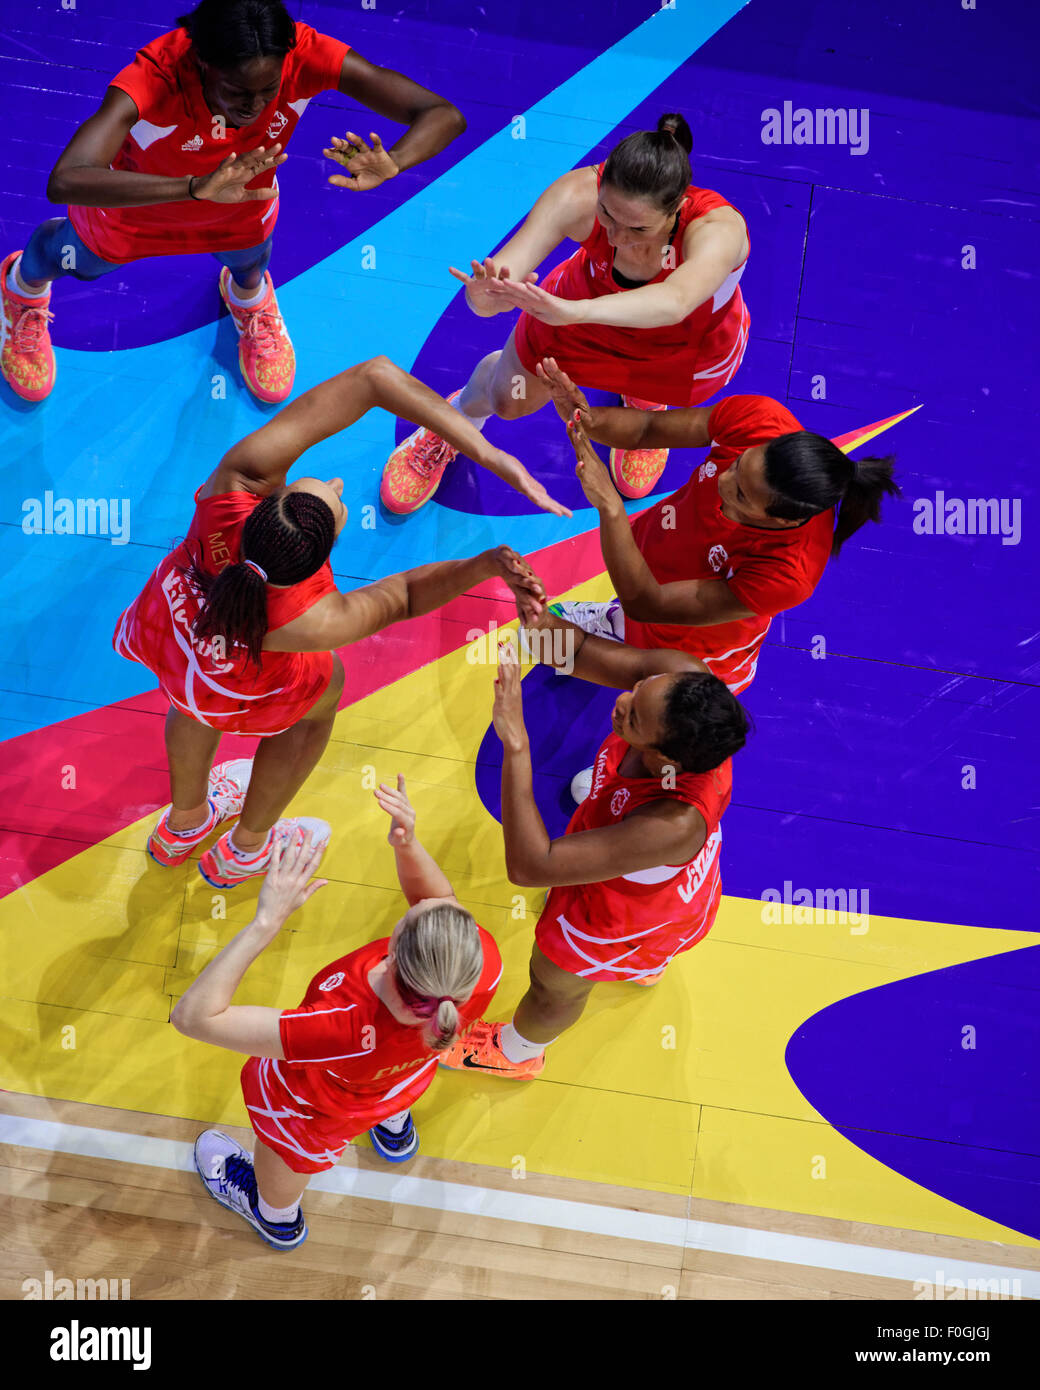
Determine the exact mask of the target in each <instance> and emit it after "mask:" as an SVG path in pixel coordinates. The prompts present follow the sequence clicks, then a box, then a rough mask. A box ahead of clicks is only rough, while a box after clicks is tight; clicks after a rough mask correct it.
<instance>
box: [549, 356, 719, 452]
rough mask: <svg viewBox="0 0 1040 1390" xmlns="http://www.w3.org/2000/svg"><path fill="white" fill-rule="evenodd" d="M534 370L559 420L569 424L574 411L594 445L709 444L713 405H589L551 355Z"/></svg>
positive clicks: (703, 446)
mask: <svg viewBox="0 0 1040 1390" xmlns="http://www.w3.org/2000/svg"><path fill="white" fill-rule="evenodd" d="M535 371H536V373H537V375H538V376H539V377H540V379H541V380H542V381H544V382H545V384H546V386H547V387H548V388H549V391H550V393H551V395H552V402H553V405H554V406H555V407H556V411H557V414H558V415H559V416H560V419H561V420H563V422H564V423H565V424H570V423H571V421H572V420H573V419H574V416H575V415H576V414H577V415H578V416H580V419H581V426H582V429H583V430H584V431H585V433H586V434H587V435H588V437H589V438H590V439H594V440H595V441H596V443H597V444H609V445H610V447H611V448H612V449H706V448H707V446H708V445H709V444H710V443H711V433H710V430H709V428H708V419H709V417H710V415H711V412H712V410H713V409H714V407H712V406H686V407H681V408H679V409H677V410H633V409H631V408H630V407H628V406H591V405H589V403H588V401H587V400H586V399H585V393H584V392H583V391H582V389H581V387H580V386H575V384H574V382H573V381H572V380H571V379H570V377H569V376H568V375H567V373H566V372H565V371H563V370H562V369H561V368H560V366H559V363H558V362H557V361H556V359H555V358H554V357H545V358H543V359H542V361H541V362H539V363H538V364H537V366H536V367H535Z"/></svg>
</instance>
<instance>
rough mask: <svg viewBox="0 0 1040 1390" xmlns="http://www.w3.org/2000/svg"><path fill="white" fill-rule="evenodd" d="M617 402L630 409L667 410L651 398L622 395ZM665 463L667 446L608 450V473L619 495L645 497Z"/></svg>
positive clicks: (654, 484)
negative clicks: (641, 398)
mask: <svg viewBox="0 0 1040 1390" xmlns="http://www.w3.org/2000/svg"><path fill="white" fill-rule="evenodd" d="M621 404H622V405H624V406H627V407H628V408H629V409H630V410H667V409H668V407H667V406H666V405H657V404H656V403H655V402H654V401H637V400H636V399H635V397H634V396H622V397H621ZM667 462H668V450H667V449H611V451H610V476H611V477H612V478H613V479H614V486H615V487H616V488H617V490H618V492H620V493H621V496H622V497H645V496H646V494H647V493H648V492H652V491H653V489H654V487H655V486H656V484H657V480H658V478H660V476H661V474H662V473H663V472H664V466H665V464H666V463H667Z"/></svg>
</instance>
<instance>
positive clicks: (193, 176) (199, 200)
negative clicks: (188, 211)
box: [188, 174, 204, 203]
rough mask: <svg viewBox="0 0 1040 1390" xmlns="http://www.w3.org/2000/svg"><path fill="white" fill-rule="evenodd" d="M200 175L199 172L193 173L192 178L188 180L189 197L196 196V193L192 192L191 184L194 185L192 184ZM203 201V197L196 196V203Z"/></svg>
mask: <svg viewBox="0 0 1040 1390" xmlns="http://www.w3.org/2000/svg"><path fill="white" fill-rule="evenodd" d="M198 177H199V176H198V174H192V176H191V178H190V179H189V180H188V197H189V198H195V194H194V193H193V192H192V189H191V186H192V184H193V183H194V182H195V180H196V179H197V178H198ZM203 201H204V200H203V199H202V198H195V202H196V203H201V202H203Z"/></svg>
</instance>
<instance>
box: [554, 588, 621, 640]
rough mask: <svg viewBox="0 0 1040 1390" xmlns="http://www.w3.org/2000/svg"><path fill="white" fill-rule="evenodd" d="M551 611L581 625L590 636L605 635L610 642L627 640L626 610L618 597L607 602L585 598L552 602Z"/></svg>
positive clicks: (569, 621)
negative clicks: (592, 601)
mask: <svg viewBox="0 0 1040 1390" xmlns="http://www.w3.org/2000/svg"><path fill="white" fill-rule="evenodd" d="M549 612H550V613H555V614H556V616H557V617H559V618H563V619H564V620H565V621H566V622H568V623H573V624H574V626H575V627H580V628H581V630H582V632H587V633H588V634H589V636H590V637H605V638H606V639H607V640H608V641H610V642H623V641H624V640H625V610H624V609H623V608H622V607H621V604H620V603H619V602H618V600H617V599H616V598H612V599H608V601H607V602H606V603H591V602H587V601H585V600H578V601H575V602H567V603H550V605H549Z"/></svg>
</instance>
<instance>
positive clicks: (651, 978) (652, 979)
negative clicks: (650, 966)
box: [629, 970, 664, 989]
mask: <svg viewBox="0 0 1040 1390" xmlns="http://www.w3.org/2000/svg"><path fill="white" fill-rule="evenodd" d="M663 979H664V971H663V970H659V971H658V972H657V974H656V975H645V976H644V977H643V978H642V979H641V980H629V984H631V985H642V987H643V988H644V989H649V988H650V986H651V985H656V984H660V982H661V981H662V980H663Z"/></svg>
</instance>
